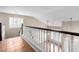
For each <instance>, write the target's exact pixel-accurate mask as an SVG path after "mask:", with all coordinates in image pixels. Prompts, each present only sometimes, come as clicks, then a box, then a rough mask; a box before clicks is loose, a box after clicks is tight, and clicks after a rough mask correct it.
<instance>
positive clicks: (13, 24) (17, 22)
mask: <svg viewBox="0 0 79 59" xmlns="http://www.w3.org/2000/svg"><path fill="white" fill-rule="evenodd" d="M22 24H23V18H20V17H9V27H10V28H20V27H21V25H22Z"/></svg>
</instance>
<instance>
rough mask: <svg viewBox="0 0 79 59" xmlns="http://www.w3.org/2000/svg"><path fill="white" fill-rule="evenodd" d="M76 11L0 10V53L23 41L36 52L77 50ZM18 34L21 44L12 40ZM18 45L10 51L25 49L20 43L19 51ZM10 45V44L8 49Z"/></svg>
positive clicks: (52, 8)
mask: <svg viewBox="0 0 79 59" xmlns="http://www.w3.org/2000/svg"><path fill="white" fill-rule="evenodd" d="M7 10H8V11H7ZM71 10H72V11H71ZM76 11H77V12H76ZM78 11H79V7H54V6H51V7H44V6H43V7H38V6H37V7H30V6H29V7H27V6H24V7H16V6H15V7H8V6H5V7H0V22H1V23H2V27H3V28H2V30H1V32H2V34H1V35H2V42H1V46H0V47H1V48H2V49H1V50H2V51H3V50H5V49H6V50H5V51H9V50H8V48H11V47H14V46H15V44H16V45H17V42H19V41H21V42H23V41H25V42H26V43H28V44H29V45H30V46H31V47H32V48H33V49H34V50H35V51H37V52H77V51H79V46H78V45H79V40H78V39H79V20H78V19H79V18H78V17H79V16H78V15H79V13H78ZM27 12H28V13H27ZM76 14H77V15H76ZM70 17H72V18H70ZM76 19H77V20H78V21H76ZM22 24H23V26H22V27H21V25H22ZM19 35H20V37H21V38H22V40H23V41H22V40H18V38H17V39H14V38H16V37H19ZM9 38H11V39H12V40H11V41H10V39H9ZM17 40H18V41H17ZM5 41H6V43H5ZM15 41H16V42H15ZM7 42H9V44H8V43H7ZM10 42H11V43H10ZM14 42H15V43H14ZM21 42H20V43H19V44H18V48H16V47H15V49H13V50H10V51H25V50H28V49H26V48H24V46H25V45H24V44H23V45H21V47H23V48H24V49H23V50H22V49H19V45H20V44H21ZM23 43H24V42H23ZM3 44H6V45H3ZM10 44H14V45H11V46H10V47H8V46H9V45H10ZM28 44H27V45H28ZM27 45H26V46H27ZM4 47H6V48H5V49H4ZM21 47H20V48H21ZM29 50H30V49H29Z"/></svg>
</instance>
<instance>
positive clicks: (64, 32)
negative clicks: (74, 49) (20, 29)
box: [23, 25, 79, 36]
mask: <svg viewBox="0 0 79 59" xmlns="http://www.w3.org/2000/svg"><path fill="white" fill-rule="evenodd" d="M23 26H24V25H23ZM24 27H29V28H34V29H39V30H46V31H53V32H59V33H63V34H69V35H75V36H79V33H75V32H69V31H61V30H55V29H54V30H53V29H47V28H40V27H33V26H24Z"/></svg>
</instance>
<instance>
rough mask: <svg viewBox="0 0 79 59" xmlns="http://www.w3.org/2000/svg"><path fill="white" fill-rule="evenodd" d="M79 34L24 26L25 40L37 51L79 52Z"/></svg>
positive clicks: (23, 34)
mask: <svg viewBox="0 0 79 59" xmlns="http://www.w3.org/2000/svg"><path fill="white" fill-rule="evenodd" d="M78 35H79V34H78V33H72V32H66V31H58V30H57V31H54V30H51V29H45V28H36V27H29V26H23V33H22V36H23V38H24V39H25V40H26V41H28V43H30V45H31V46H32V47H33V48H34V49H36V50H37V51H42V52H78V51H79V36H78Z"/></svg>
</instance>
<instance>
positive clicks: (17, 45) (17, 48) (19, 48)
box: [0, 37, 34, 52]
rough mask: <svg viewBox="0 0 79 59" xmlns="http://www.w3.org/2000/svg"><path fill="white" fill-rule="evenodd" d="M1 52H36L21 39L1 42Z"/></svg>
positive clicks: (16, 38)
mask: <svg viewBox="0 0 79 59" xmlns="http://www.w3.org/2000/svg"><path fill="white" fill-rule="evenodd" d="M0 52H34V50H33V49H32V47H30V46H29V45H28V43H26V42H25V41H24V40H22V39H21V37H15V38H9V39H6V40H3V41H1V42H0Z"/></svg>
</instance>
